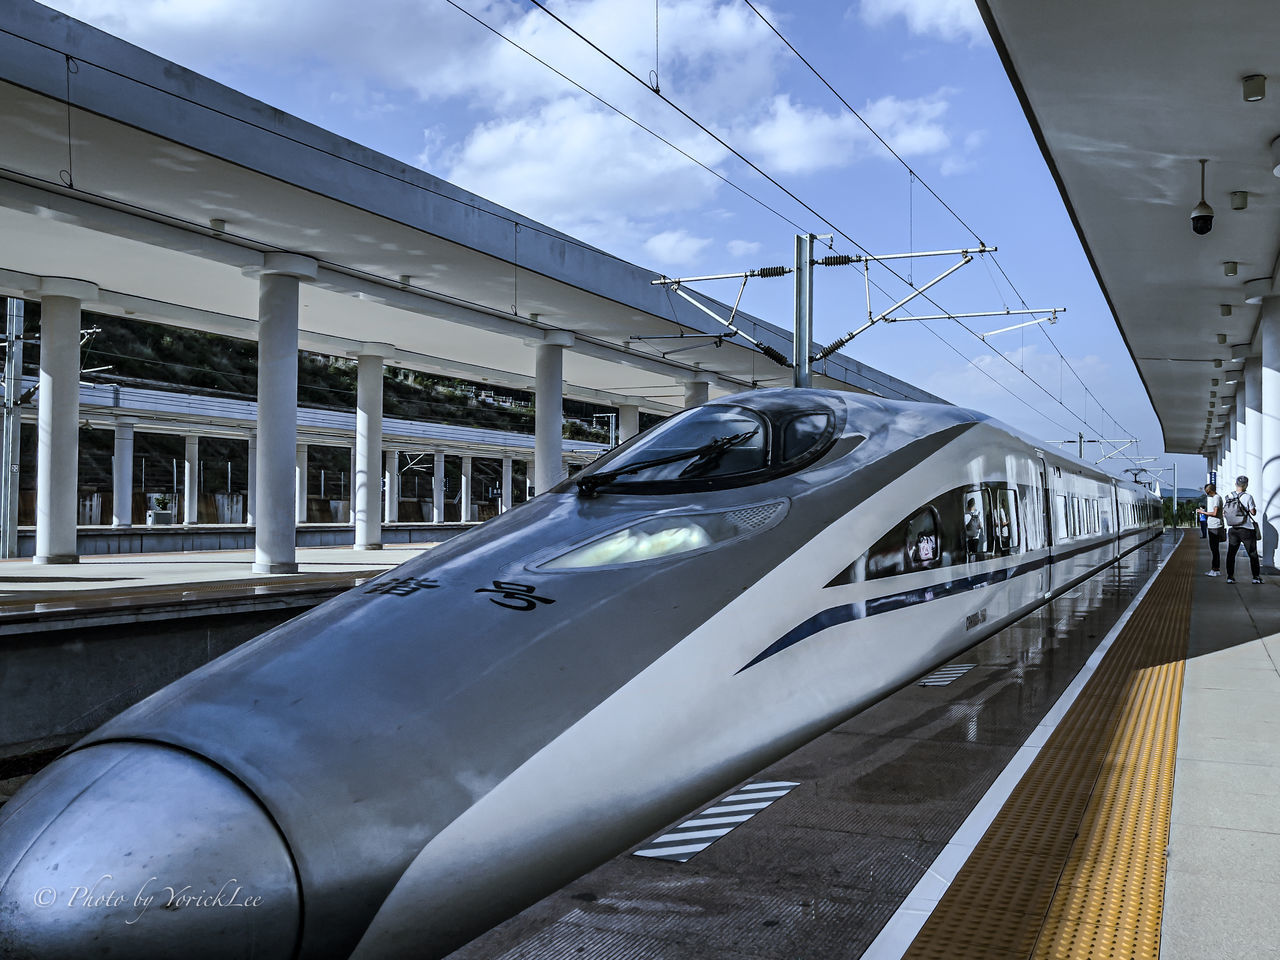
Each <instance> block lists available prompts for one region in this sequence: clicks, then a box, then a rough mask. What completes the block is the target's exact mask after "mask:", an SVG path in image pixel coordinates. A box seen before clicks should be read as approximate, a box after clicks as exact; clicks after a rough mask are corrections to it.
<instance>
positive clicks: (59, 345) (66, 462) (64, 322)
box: [27, 277, 98, 563]
mask: <svg viewBox="0 0 1280 960" xmlns="http://www.w3.org/2000/svg"><path fill="white" fill-rule="evenodd" d="M27 295H28V296H38V297H39V298H40V390H39V392H38V393H37V394H36V410H37V440H36V551H35V558H34V559H35V562H36V563H76V562H77V560H78V559H79V558H78V557H77V556H76V521H77V520H78V519H79V518H78V516H77V514H78V512H79V504H78V502H77V494H78V492H79V490H78V488H79V482H78V481H79V477H78V470H79V464H80V453H79V441H80V421H79V417H80V307H81V304H82V303H83V302H84V301H85V300H96V299H97V297H98V288H97V286H95V285H94V284H92V283H87V282H85V281H84V280H69V279H65V278H62V277H45V278H43V279H42V280H41V281H40V286H39V287H38V288H37V289H36V290H34V291H28V293H27Z"/></svg>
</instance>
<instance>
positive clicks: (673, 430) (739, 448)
mask: <svg viewBox="0 0 1280 960" xmlns="http://www.w3.org/2000/svg"><path fill="white" fill-rule="evenodd" d="M834 434H835V423H834V420H833V418H832V416H831V413H830V412H829V411H827V410H804V411H799V412H797V411H791V412H789V414H788V415H786V416H785V417H781V418H778V419H775V418H774V417H773V416H766V415H765V414H764V413H761V412H760V411H757V410H751V409H749V408H747V407H743V406H740V405H738V404H706V405H704V406H701V407H695V408H694V409H692V410H686V411H685V412H684V413H681V414H678V415H676V416H674V417H672V418H671V419H670V420H668V421H667V422H666V423H664V424H662V425H661V426H659V427H657V428H656V429H654V430H653V431H651V432H650V433H648V434H646V435H645V436H644V437H642V438H641V439H639V440H638V441H636V442H635V443H634V444H631V445H630V446H628V447H627V448H625V449H623V450H619V451H618V452H617V453H616V454H613V455H610V456H606V457H603V458H601V459H600V460H598V461H596V463H594V464H592V465H591V466H590V467H588V468H587V469H586V470H584V471H582V473H580V474H578V476H577V477H576V478H575V481H576V483H577V485H578V490H579V492H580V493H582V494H583V495H584V496H594V495H595V492H596V491H597V490H599V489H602V488H606V487H608V488H613V487H619V488H621V487H626V489H627V490H628V491H629V492H636V493H640V492H645V493H666V492H677V491H684V490H709V489H715V488H717V487H727V486H738V485H741V484H746V483H756V482H759V481H760V480H764V479H767V478H769V477H772V476H776V475H779V474H781V473H788V472H790V471H791V470H794V469H798V468H799V467H801V466H803V465H804V464H805V463H808V462H811V461H812V460H814V459H816V457H817V456H818V455H820V454H821V453H822V451H823V450H825V449H826V447H827V446H829V444H830V441H831V439H832V438H833V436H834Z"/></svg>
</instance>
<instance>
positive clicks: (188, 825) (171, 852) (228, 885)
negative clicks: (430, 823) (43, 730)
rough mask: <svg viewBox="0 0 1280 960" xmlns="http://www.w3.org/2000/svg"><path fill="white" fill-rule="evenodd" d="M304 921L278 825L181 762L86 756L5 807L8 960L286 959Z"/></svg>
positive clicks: (187, 759)
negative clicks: (109, 958) (112, 959)
mask: <svg viewBox="0 0 1280 960" xmlns="http://www.w3.org/2000/svg"><path fill="white" fill-rule="evenodd" d="M300 912H301V908H300V903H299V894H298V887H297V882H296V880H295V872H294V867H293V862H292V860H291V858H290V856H289V853H288V851H287V849H286V848H285V844H284V842H283V840H282V839H281V837H280V834H279V832H278V831H277V830H276V827H275V825H274V824H273V823H272V822H271V820H270V819H269V818H268V817H267V815H266V814H265V813H264V812H263V810H262V808H261V806H259V804H258V803H257V801H256V800H255V799H254V798H253V797H252V796H251V795H250V794H249V793H248V792H247V791H245V790H244V788H242V787H241V786H240V785H239V784H237V783H235V782H234V781H233V780H231V779H230V778H229V777H227V776H225V775H224V774H223V773H221V772H220V771H219V770H217V769H216V768H214V767H213V766H212V765H210V764H208V763H205V762H204V761H202V760H200V759H198V758H196V757H194V756H191V755H189V754H186V753H183V752H182V751H179V750H174V749H171V748H168V747H164V746H159V745H154V744H145V743H108V744H99V745H95V746H91V747H87V748H86V749H84V750H79V751H77V752H75V753H72V754H69V755H68V756H66V757H63V758H62V759H60V760H57V761H55V762H54V763H53V764H52V765H50V767H49V768H48V769H47V770H45V771H44V772H43V773H41V774H40V775H39V776H38V777H36V778H35V779H33V780H32V781H31V782H30V783H29V784H27V785H26V786H25V787H24V788H23V789H22V790H21V791H19V792H18V794H17V795H16V796H15V797H14V798H13V799H12V800H11V801H9V803H7V804H6V805H5V806H4V807H3V808H0V957H2V958H4V960H19V958H22V960H26V958H32V960H34V958H39V960H62V958H66V960H73V958H74V960H92V958H96V957H111V958H121V960H124V958H128V960H161V958H164V960H170V958H173V957H184V958H200V960H204V958H209V960H213V958H217V960H232V958H235V960H239V958H244V960H249V958H253V960H274V958H277V957H279V958H288V957H291V956H293V952H294V945H295V942H296V940H297V936H298V925H299V916H300Z"/></svg>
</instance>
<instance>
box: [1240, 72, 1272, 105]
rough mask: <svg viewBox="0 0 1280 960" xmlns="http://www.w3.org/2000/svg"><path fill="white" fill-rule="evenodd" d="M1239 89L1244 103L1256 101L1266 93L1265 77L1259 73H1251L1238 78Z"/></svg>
mask: <svg viewBox="0 0 1280 960" xmlns="http://www.w3.org/2000/svg"><path fill="white" fill-rule="evenodd" d="M1240 89H1241V92H1242V93H1243V94H1244V99H1245V102H1246V103H1257V102H1258V101H1259V100H1261V99H1262V98H1263V97H1265V96H1266V95H1267V78H1266V76H1265V75H1264V74H1261V73H1251V74H1249V76H1247V77H1243V78H1242V79H1241V80H1240Z"/></svg>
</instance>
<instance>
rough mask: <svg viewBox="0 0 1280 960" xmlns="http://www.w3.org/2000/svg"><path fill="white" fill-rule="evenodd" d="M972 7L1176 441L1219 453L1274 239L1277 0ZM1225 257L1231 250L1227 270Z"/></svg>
mask: <svg viewBox="0 0 1280 960" xmlns="http://www.w3.org/2000/svg"><path fill="white" fill-rule="evenodd" d="M978 6H979V8H980V9H981V10H982V13H983V16H984V18H985V19H986V22H987V26H988V28H989V30H990V32H991V36H992V37H993V39H994V40H995V43H996V46H997V48H998V50H999V53H1000V56H1001V57H1002V58H1003V60H1004V64H1005V68H1006V69H1007V71H1008V74H1009V78H1010V79H1011V80H1012V82H1013V85H1014V87H1015V89H1016V90H1017V93H1018V96H1019V97H1020V98H1021V100H1022V105H1023V108H1024V109H1025V111H1026V114H1027V118H1028V119H1029V120H1030V122H1031V126H1032V128H1033V130H1034V132H1035V135H1036V137H1037V139H1038V140H1039V143H1040V147H1041V149H1042V150H1043V152H1044V157H1045V160H1046V161H1047V162H1048V164H1049V167H1050V169H1051V170H1052V172H1053V176H1054V177H1055V179H1056V180H1057V183H1058V187H1059V189H1060V190H1061V192H1062V196H1063V199H1064V200H1065V201H1066V204H1067V208H1068V210H1069V212H1070V214H1071V217H1072V220H1073V221H1074V223H1075V226H1076V229H1077V231H1078V232H1079V235H1080V240H1081V242H1082V243H1083V244H1084V248H1085V251H1086V252H1087V254H1088V256H1089V259H1090V262H1091V263H1092V265H1093V269H1094V272H1095V273H1096V275H1097V277H1098V281H1099V283H1100V284H1101V285H1102V289H1103V291H1104V293H1105V295H1106V297H1107V300H1108V302H1109V304H1110V306H1111V310H1112V312H1113V314H1114V315H1115V319H1116V323H1117V324H1118V325H1119V327H1120V332H1121V334H1122V335H1123V336H1124V339H1125V342H1126V344H1127V345H1128V347H1129V352H1130V353H1131V354H1132V356H1133V359H1134V362H1135V363H1136V364H1137V368H1138V373H1139V374H1140V376H1141V377H1142V381H1143V383H1144V384H1145V386H1146V389H1147V393H1148V394H1149V396H1150V397H1151V402H1152V404H1153V406H1154V407H1155V411H1156V415H1157V416H1158V417H1159V419H1160V424H1161V428H1162V429H1163V431H1164V441H1165V449H1166V450H1168V451H1170V452H1172V453H1203V454H1206V455H1209V454H1211V452H1212V450H1213V449H1214V448H1215V447H1217V446H1219V444H1220V440H1221V437H1222V431H1221V425H1222V421H1223V420H1224V419H1225V418H1224V417H1223V416H1222V415H1223V414H1225V413H1227V411H1228V410H1229V409H1230V406H1231V403H1232V395H1233V393H1234V392H1235V390H1236V387H1237V385H1238V383H1237V381H1239V380H1241V378H1242V373H1241V370H1242V367H1243V363H1244V361H1245V360H1246V359H1247V358H1248V357H1250V356H1256V355H1257V354H1258V348H1259V344H1258V343H1257V337H1256V332H1257V324H1258V307H1257V306H1256V305H1254V304H1256V302H1257V300H1258V298H1259V297H1260V296H1261V295H1262V292H1265V293H1267V294H1268V295H1269V294H1270V292H1271V278H1272V277H1273V275H1274V274H1275V264H1276V253H1277V246H1278V245H1280V202H1278V201H1280V181H1277V179H1276V177H1275V176H1274V175H1273V174H1272V168H1273V167H1274V166H1275V164H1276V161H1275V160H1274V159H1273V157H1272V151H1271V142H1272V141H1273V140H1274V139H1275V138H1276V137H1277V135H1280V43H1277V37H1280V8H1278V7H1277V5H1276V4H1275V2H1274V0H1227V2H1223V3H1204V2H1200V0H1162V2H1159V3H1153V2H1116V0H1074V2H1071V3H1027V2H1025V0H978ZM1255 74H1261V75H1265V76H1268V77H1269V80H1268V81H1267V87H1268V90H1267V95H1266V97H1265V98H1264V99H1262V100H1259V101H1256V102H1246V100H1245V99H1244V95H1243V88H1242V78H1244V77H1246V76H1251V75H1255ZM1202 158H1204V159H1207V160H1208V161H1209V162H1208V164H1207V165H1206V194H1205V199H1206V200H1207V201H1208V203H1209V204H1210V205H1211V206H1212V207H1213V209H1214V212H1215V214H1216V216H1215V220H1214V223H1213V229H1212V231H1211V232H1210V233H1208V234H1206V235H1204V236H1198V235H1196V234H1195V233H1193V232H1192V229H1191V221H1190V215H1191V210H1192V208H1193V207H1194V206H1195V204H1196V203H1197V201H1198V200H1199V199H1200V163H1199V161H1200V159H1202ZM1237 191H1245V192H1247V194H1248V200H1247V208H1246V209H1243V210H1235V209H1232V198H1231V194H1232V193H1233V192H1237ZM1010 200H1012V198H1010ZM1228 261H1231V262H1235V263H1237V264H1238V267H1237V268H1236V272H1235V274H1234V275H1231V276H1229V275H1228V271H1229V268H1228V267H1226V266H1224V264H1226V263H1227V262H1228ZM1251 280H1257V281H1260V282H1257V283H1253V284H1249V281H1251ZM1247 284H1249V285H1248V289H1247V290H1246V285H1247ZM1247 299H1253V300H1254V304H1250V303H1247V302H1246V300H1247ZM1224 304H1225V305H1227V306H1229V307H1230V308H1231V309H1230V315H1229V316H1226V315H1224V314H1225V313H1226V310H1225V308H1224V307H1223V305H1224ZM1219 335H1222V336H1221V337H1220V336H1219ZM1220 339H1221V340H1223V341H1224V342H1222V343H1220V342H1219V340H1220ZM1215 360H1218V361H1221V362H1222V365H1221V366H1220V367H1219V366H1216V365H1215V362H1214V361H1215ZM1215 379H1216V380H1218V381H1219V382H1218V384H1217V385H1216V386H1215V385H1213V383H1212V381H1213V380H1215ZM1210 391H1215V392H1216V393H1217V397H1211V395H1210ZM1211 401H1213V402H1214V406H1213V407H1211V406H1210V402H1211Z"/></svg>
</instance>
